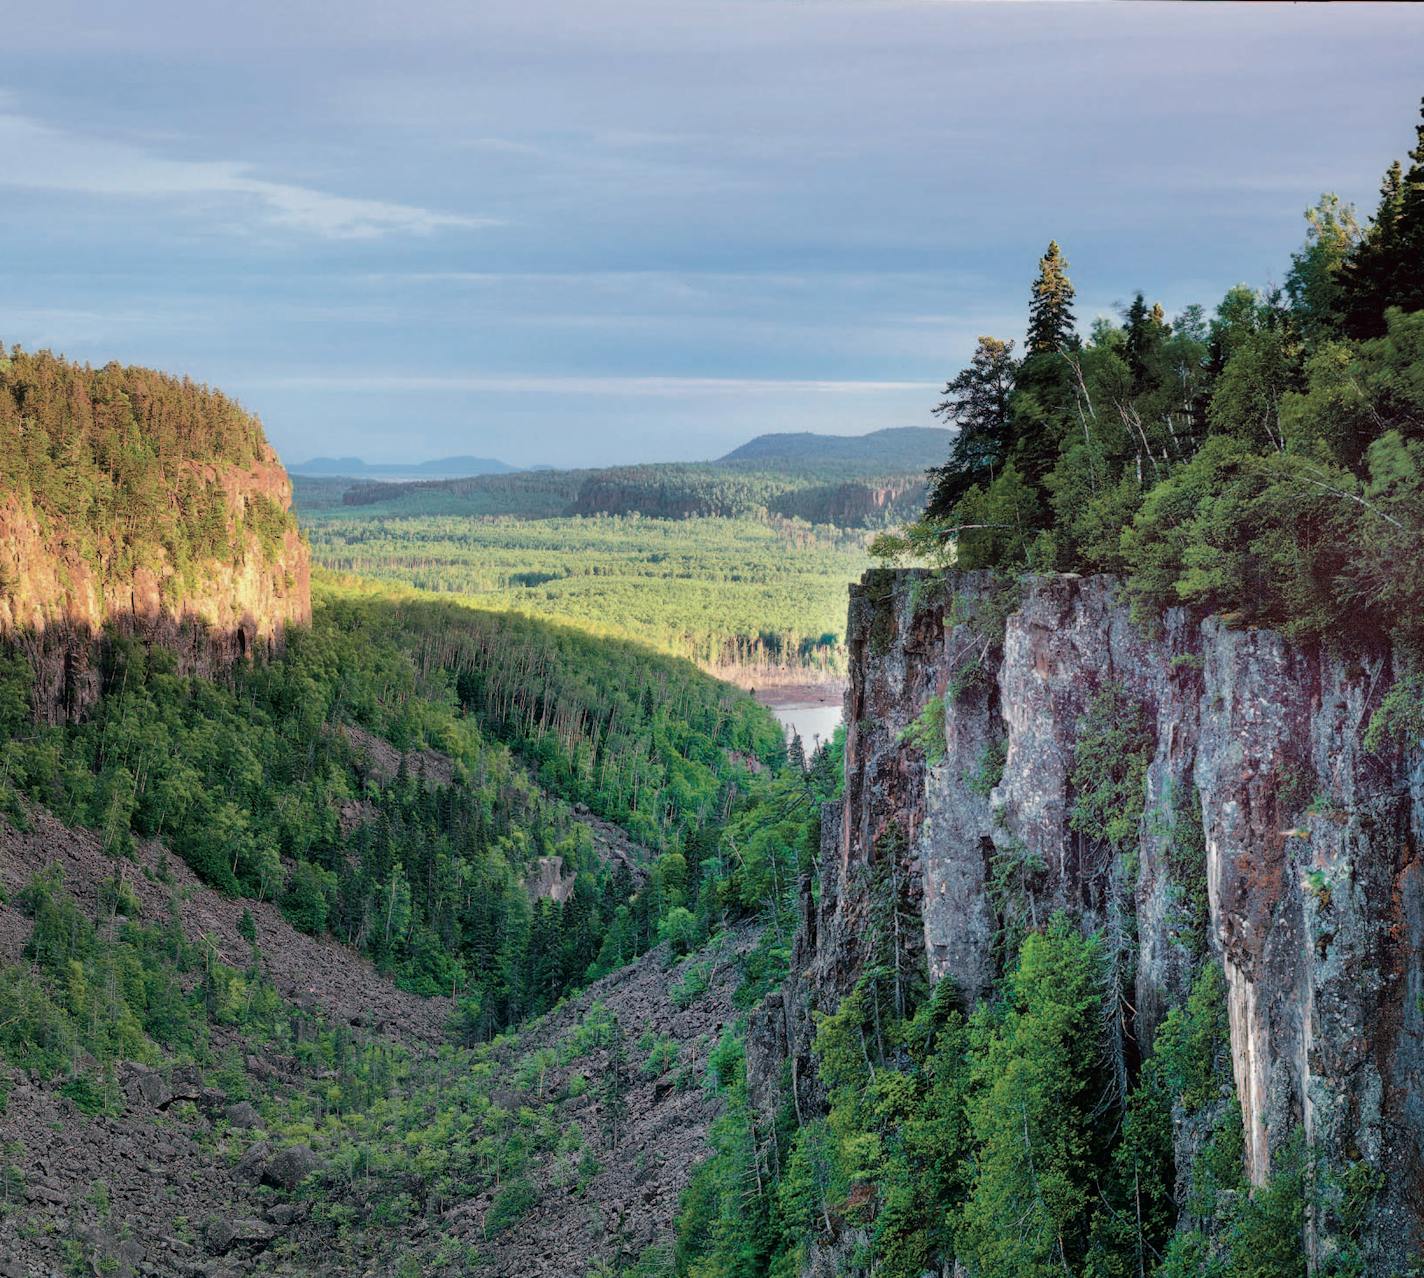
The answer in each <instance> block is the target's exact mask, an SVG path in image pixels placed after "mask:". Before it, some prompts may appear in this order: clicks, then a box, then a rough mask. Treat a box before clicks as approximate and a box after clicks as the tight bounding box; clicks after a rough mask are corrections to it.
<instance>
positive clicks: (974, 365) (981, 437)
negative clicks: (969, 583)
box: [925, 337, 1018, 519]
mask: <svg viewBox="0 0 1424 1278" xmlns="http://www.w3.org/2000/svg"><path fill="white" fill-rule="evenodd" d="M1017 371H1018V365H1017V363H1016V361H1015V360H1014V344H1013V342H1003V341H1000V340H999V339H998V338H997V337H981V338H980V339H979V345H978V346H977V347H976V348H975V350H974V357H973V359H971V360H970V362H969V367H968V368H966V369H964V370H962V371H961V372H960V374H959V376H958V377H956V378H955V379H954V380H953V381H951V382H950V383H949V384H948V385H947V386H946V387H945V388H944V396H945V397H944V399H943V401H941V403H939V404H938V405H937V406H936V407H935V410H934V414H935V416H936V417H940V418H943V419H944V420H945V421H947V422H953V423H954V424H955V425H956V426H958V427H959V433H958V435H957V436H956V437H955V440H954V448H953V451H952V452H951V453H950V457H949V461H948V462H947V463H946V464H945V465H943V466H938V467H935V468H934V469H933V470H931V471H930V472H929V474H930V500H929V505H928V507H927V508H926V511H925V513H926V514H927V515H929V516H930V517H932V518H938V519H947V518H948V517H949V516H950V514H951V513H952V511H953V510H954V505H955V503H956V502H957V501H958V500H959V499H960V498H961V497H962V496H964V494H965V493H966V492H968V491H969V489H970V488H972V487H973V486H974V485H975V484H976V483H979V482H981V481H982V482H984V483H985V484H987V483H989V482H992V480H993V478H994V475H995V474H996V473H997V472H998V470H999V468H1000V467H1001V466H1002V464H1003V461H1004V458H1005V456H1006V455H1007V454H1008V451H1009V444H1010V442H1011V429H1012V417H1011V414H1010V410H1009V401H1010V399H1011V397H1012V395H1013V392H1014V377H1015V375H1016V373H1017Z"/></svg>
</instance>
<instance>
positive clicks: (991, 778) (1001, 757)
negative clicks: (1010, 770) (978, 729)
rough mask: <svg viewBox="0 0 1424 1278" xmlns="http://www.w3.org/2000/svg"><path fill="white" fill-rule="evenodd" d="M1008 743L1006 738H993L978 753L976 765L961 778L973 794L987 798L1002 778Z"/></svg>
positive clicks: (1006, 759)
mask: <svg viewBox="0 0 1424 1278" xmlns="http://www.w3.org/2000/svg"><path fill="white" fill-rule="evenodd" d="M1008 750H1009V743H1008V741H1007V739H1001V738H995V739H994V740H993V741H991V742H989V744H988V745H986V746H985V747H984V749H983V751H982V752H981V754H980V755H979V763H978V766H977V767H976V768H975V769H974V771H973V772H971V773H968V774H967V775H965V777H964V778H963V780H964V783H965V785H967V786H968V787H969V789H970V791H971V793H973V794H977V795H978V796H979V797H980V798H981V799H987V798H988V797H989V795H990V794H991V793H992V792H993V789H994V787H995V786H996V785H998V784H999V782H1000V781H1002V780H1003V779H1004V766H1005V764H1007V763H1008V757H1009V756H1008Z"/></svg>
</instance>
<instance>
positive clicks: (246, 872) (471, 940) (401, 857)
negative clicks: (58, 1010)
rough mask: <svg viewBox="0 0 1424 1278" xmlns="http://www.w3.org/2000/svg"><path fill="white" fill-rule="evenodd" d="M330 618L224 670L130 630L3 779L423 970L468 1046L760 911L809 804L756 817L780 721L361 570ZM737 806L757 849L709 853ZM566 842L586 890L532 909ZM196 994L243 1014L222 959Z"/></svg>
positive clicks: (678, 678) (401, 966)
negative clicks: (386, 583)
mask: <svg viewBox="0 0 1424 1278" xmlns="http://www.w3.org/2000/svg"><path fill="white" fill-rule="evenodd" d="M315 612H316V615H315V620H314V624H313V627H312V629H311V630H309V631H302V630H297V631H293V632H292V633H291V634H290V636H289V639H288V645H287V652H286V655H285V656H284V657H283V658H282V659H280V660H278V661H276V662H273V663H270V664H266V663H261V662H259V663H255V664H253V665H252V666H250V667H244V668H241V669H239V670H238V671H237V672H236V673H235V675H234V680H233V682H232V684H231V685H225V684H217V683H211V682H207V681H203V680H199V679H188V678H180V677H178V676H177V675H176V674H175V673H174V672H173V669H172V662H171V661H169V660H167V659H165V657H164V655H163V654H162V653H161V652H159V651H155V652H152V653H150V652H149V651H147V650H146V649H145V648H144V647H143V646H142V645H140V644H137V643H134V642H131V641H128V640H123V639H118V638H115V639H113V640H112V641H111V643H110V645H109V648H108V651H107V654H106V658H105V667H106V683H105V691H104V695H103V697H102V699H101V701H100V703H99V705H98V707H97V708H96V710H95V712H94V714H93V715H92V716H91V717H90V718H89V719H88V720H87V721H86V722H84V723H82V724H79V725H66V726H59V727H39V728H35V729H33V730H32V731H31V732H29V733H27V734H26V736H25V738H24V739H17V740H12V741H10V742H8V743H7V745H6V747H5V755H4V760H5V765H6V768H7V769H8V775H9V777H10V778H11V783H12V784H14V785H15V786H16V788H17V789H19V790H21V791H23V792H25V793H27V794H28V796H29V797H30V798H31V799H33V800H35V801H37V802H40V803H42V804H45V805H47V806H49V807H50V808H51V809H53V810H54V811H55V812H56V814H58V815H60V816H61V817H62V818H63V819H65V820H67V821H69V822H71V823H74V824H86V825H91V826H96V827H98V828H99V829H100V831H101V832H102V834H103V838H104V841H105V844H106V846H107V847H108V848H109V850H110V851H111V852H112V853H114V854H115V855H120V854H122V853H123V852H124V850H125V849H126V848H127V847H128V846H129V844H130V842H131V840H132V839H133V838H134V837H135V836H151V835H161V836H163V837H164V838H165V840H166V841H167V843H168V844H169V845H170V846H171V847H173V848H174V850H175V851H177V852H178V854H179V855H181V856H182V857H183V859H184V860H185V861H187V862H188V864H189V865H190V866H192V867H193V869H194V870H196V871H197V872H198V874H200V875H201V876H202V877H203V878H205V879H206V880H207V881H208V882H210V883H212V884H214V885H215V886H217V887H219V888H222V889H224V890H227V891H231V892H241V893H245V894H249V895H252V896H255V897H258V898H272V899H275V900H276V901H277V903H278V904H279V905H280V907H281V909H282V911H283V913H284V914H285V916H286V917H287V918H288V919H289V920H290V921H291V922H292V923H293V924H294V925H296V926H297V927H299V928H301V929H303V930H305V931H307V932H309V933H312V934H313V935H321V934H324V933H331V934H333V935H335V936H337V937H339V938H341V939H343V940H345V941H347V942H348V943H351V944H354V945H356V946H358V947H360V948H361V949H364V950H365V951H366V953H368V954H369V955H370V956H371V957H372V958H373V959H374V960H375V961H376V962H377V963H378V964H379V965H380V966H381V967H382V968H384V969H385V970H387V971H389V972H390V973H391V974H392V975H393V976H394V977H395V978H396V979H397V981H398V982H399V983H400V984H401V985H402V986H403V987H405V988H406V989H409V990H412V991H414V992H418V993H423V994H438V993H444V994H450V993H452V992H453V993H455V994H457V995H459V996H460V1004H459V1016H460V1018H461V1022H460V1025H459V1027H458V1032H459V1033H460V1035H461V1037H462V1038H463V1039H464V1040H465V1041H467V1042H473V1041H477V1040H478V1039H479V1038H481V1037H487V1036H488V1035H489V1034H490V1033H492V1032H494V1031H495V1030H497V1029H498V1028H499V1027H500V1026H502V1025H506V1024H510V1023H512V1022H514V1021H516V1020H519V1019H521V1018H523V1017H525V1016H527V1015H531V1014H537V1013H538V1012H540V1011H543V1010H545V1009H546V1008H548V1007H551V1006H552V1005H553V1004H554V1003H555V1002H556V1001H557V1000H558V999H559V997H560V996H561V995H562V994H563V993H564V992H565V991H567V990H569V989H571V988H574V987H576V986H578V985H580V984H582V983H583V982H584V981H585V980H586V979H587V978H588V976H589V975H590V973H594V974H597V973H599V972H601V971H607V970H609V969H610V968H611V967H612V966H616V965H617V964H618V963H621V962H625V961H627V960H628V959H630V958H633V957H635V956H636V955H637V954H640V953H642V952H643V951H644V950H646V949H647V948H649V947H650V946H651V945H652V944H654V943H656V942H657V941H658V940H659V939H660V938H661V939H667V940H669V941H671V942H672V943H673V945H674V947H675V948H677V949H679V950H682V951H686V950H687V949H689V948H690V947H692V946H694V945H695V944H697V943H698V942H699V941H700V940H701V938H702V937H703V936H704V935H706V932H707V928H708V924H709V923H710V922H712V921H713V920H720V919H721V918H722V917H724V916H727V915H729V914H730V915H732V916H736V915H740V914H744V913H748V912H753V911H755V910H758V909H760V908H762V907H763V905H764V902H765V896H763V895H758V894H759V893H763V891H764V888H763V883H762V877H763V875H764V873H765V872H766V871H767V868H768V867H767V863H766V860H765V858H766V857H768V856H772V855H775V856H777V857H779V858H781V861H785V860H787V859H790V860H791V861H793V862H794V854H790V853H788V852H787V851H786V850H785V849H784V848H783V847H782V844H783V843H785V844H787V846H794V845H795V843H796V836H799V831H800V826H799V825H797V826H796V827H795V830H794V831H792V832H788V831H787V830H786V829H783V827H782V826H780V825H777V824H775V823H773V824H772V826H770V827H769V829H770V830H771V831H772V833H770V834H762V833H760V832H759V822H758V819H757V818H755V817H749V816H746V815H745V810H746V809H747V808H748V807H749V806H750V807H753V808H755V807H756V806H757V805H758V804H765V803H766V802H768V800H766V799H758V798H753V793H752V792H754V791H755V792H758V793H760V792H761V789H762V788H763V787H768V786H772V785H773V783H774V774H772V773H766V774H764V776H763V778H761V779H754V777H753V775H752V773H751V771H750V768H751V767H758V768H760V767H762V765H763V764H764V763H772V764H773V765H775V764H777V763H779V762H780V761H781V760H782V759H783V758H784V743H783V740H782V736H781V732H780V730H779V728H778V727H777V725H776V723H775V721H774V720H773V719H772V718H771V716H770V715H769V714H768V713H767V712H766V711H765V710H763V709H761V708H760V707H758V706H756V705H755V704H754V703H753V702H752V701H751V700H750V698H748V697H746V696H745V695H744V694H741V693H737V692H735V691H733V690H731V689H729V688H727V687H725V686H724V685H719V684H717V683H715V682H714V681H712V680H710V679H708V678H707V677H706V676H704V675H702V674H700V673H699V672H697V671H696V670H694V669H692V668H691V667H690V666H688V665H687V664H685V663H682V662H677V661H673V660H670V659H666V658H661V657H657V656H655V655H653V654H650V653H649V652H648V651H647V650H646V649H642V648H638V647H635V646H634V645H631V644H627V643H622V642H615V641H597V640H594V639H591V638H589V637H587V636H585V635H582V634H578V633H576V632H573V631H567V630H560V629H554V628H551V627H549V626H546V625H543V624H542V623H538V622H535V621H531V620H529V619H526V618H523V617H518V616H497V615H495V614H489V613H478V612H472V611H469V610H467V609H464V608H461V607H459V606H456V605H453V604H448V603H436V602H431V601H427V600H419V599H412V598H393V597H390V596H386V595H381V594H375V593H372V592H370V591H364V592H363V591H358V590H346V591H343V590H341V589H338V588H326V589H322V588H319V589H318V595H317V603H316V610H315ZM437 654H438V655H437ZM392 747H394V749H393V748H392ZM396 751H403V752H404V753H403V754H397V753H396ZM383 758H384V759H388V760H389V759H394V760H396V761H395V762H390V763H381V764H379V765H378V762H377V761H378V760H380V759H383ZM419 774H423V775H419ZM810 784H811V783H810V781H808V780H807V779H806V778H804V777H803V778H802V780H801V781H800V782H799V785H800V787H801V792H802V793H804V792H805V791H806V789H807V787H808V786H809V785H810ZM574 802H581V803H584V804H587V805H588V806H589V807H591V808H593V809H594V811H595V812H597V813H599V814H600V815H601V816H604V817H606V818H609V819H613V820H616V821H619V822H620V823H622V824H623V826H624V827H625V828H626V829H627V830H628V831H629V832H630V833H631V834H632V835H633V836H634V837H635V838H637V839H639V840H640V841H641V842H643V843H644V844H645V845H647V846H648V848H649V854H648V855H649V860H650V861H653V863H652V864H650V865H649V866H648V873H647V877H646V880H645V882H643V883H641V884H640V883H639V882H637V881H636V880H635V879H634V878H633V876H632V875H631V874H630V873H629V872H628V871H627V870H626V869H622V868H619V867H618V866H617V865H616V864H613V863H606V862H604V861H603V860H602V859H601V858H600V857H599V856H598V855H597V853H596V852H595V849H594V839H593V837H592V835H591V833H590V830H589V827H588V825H587V824H586V822H585V821H583V820H581V819H580V818H579V817H578V816H577V815H576V814H575V812H574V811H573V809H572V807H571V804H572V803H574ZM353 814H354V816H355V820H354V821H353V820H352V816H353ZM728 814H730V815H731V816H732V817H733V820H734V822H735V823H738V824H737V825H736V828H737V830H738V832H739V834H738V837H739V838H740V837H741V833H740V832H742V831H745V832H747V838H748V839H749V840H750V843H751V846H750V847H749V848H748V849H747V855H746V856H745V857H744V858H743V859H741V860H739V861H738V860H734V859H732V858H731V857H730V856H728V857H727V858H725V859H724V858H723V857H722V856H721V855H720V853H719V852H718V844H719V833H718V829H717V827H718V823H719V822H720V820H721V819H722V817H723V816H724V815H728ZM659 852H661V853H662V854H663V855H662V857H661V859H656V858H657V854H658V853H659ZM689 854H692V859H691V860H689ZM549 856H557V857H559V858H561V861H562V864H563V866H564V871H565V873H566V874H572V875H573V879H574V882H573V889H572V892H571V894H570V896H569V897H568V898H567V899H566V900H563V901H562V902H553V901H547V900H544V901H539V902H537V903H531V902H530V899H529V894H528V892H527V890H526V886H525V885H526V882H527V881H528V879H529V878H531V877H533V876H534V874H535V873H536V872H537V864H538V860H539V858H541V857H549ZM786 875H787V871H786V870H785V869H784V868H782V867H781V864H780V862H778V865H777V867H776V868H775V869H774V871H773V877H774V879H775V880H776V881H777V882H779V883H783V884H784V883H785V880H786ZM791 877H792V881H794V874H793V875H792V876H791ZM724 879H725V883H724ZM106 891H109V890H108V889H106ZM127 891H128V890H127V889H126V888H125V886H124V884H123V882H122V879H120V880H118V881H117V882H116V883H115V884H114V885H112V891H111V893H110V895H106V896H105V902H106V904H107V905H109V906H110V907H113V908H116V909H117V911H118V912H119V913H121V914H122V913H123V912H124V911H125V910H127V909H129V908H130V906H131V905H132V900H131V893H130V894H129V895H127V896H126V895H125V893H126V892H127ZM111 896H112V899H111ZM702 898H705V899H702ZM45 909H46V910H50V909H54V910H61V909H62V907H61V906H60V905H46V906H45ZM71 924H72V925H73V926H72V927H71V926H70V925H71ZM82 924H83V921H82V920H80V921H79V923H75V922H74V920H72V919H71V920H68V922H67V923H66V921H65V920H64V919H60V918H50V917H49V914H48V913H46V914H45V916H44V917H42V918H41V919H40V920H39V927H38V929H37V940H36V942H35V944H36V946H37V947H39V948H40V949H42V950H45V952H46V955H47V954H48V951H49V949H51V948H54V949H55V952H56V953H57V954H63V955H64V956H67V957H74V955H73V954H70V953H69V951H70V950H74V949H75V948H76V947H77V949H78V951H82V950H83V947H84V945H85V943H86V942H85V935H84V932H85V929H84V926H83V925H82ZM67 927H68V928H69V930H68V931H66V928H67ZM253 935H254V937H255V931H254V933H253ZM250 943H251V941H249V944H250ZM41 957H44V956H43V955H42V956H41ZM79 957H81V958H82V954H79ZM46 961H48V959H47V958H46ZM205 992H206V995H207V996H208V997H209V998H210V1000H211V1002H212V1011H213V1014H214V1016H217V1017H219V1018H225V1017H229V1016H231V1015H232V1014H233V1013H232V1007H231V1004H232V995H231V991H229V990H228V989H227V988H226V983H225V978H224V977H223V976H222V975H221V973H215V974H214V976H213V978H212V980H211V981H210V982H209V983H208V984H207V985H206V986H205ZM220 1009H226V1010H220Z"/></svg>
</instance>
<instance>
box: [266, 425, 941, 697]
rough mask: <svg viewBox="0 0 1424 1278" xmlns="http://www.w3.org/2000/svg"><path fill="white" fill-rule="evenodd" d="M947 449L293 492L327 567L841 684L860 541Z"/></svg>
mask: <svg viewBox="0 0 1424 1278" xmlns="http://www.w3.org/2000/svg"><path fill="white" fill-rule="evenodd" d="M950 438H951V435H950V432H948V431H946V430H942V429H916V428H899V429H891V430H882V431H874V432H872V433H870V434H868V435H860V436H847V437H841V436H828V435H810V434H802V435H762V436H758V437H757V438H756V439H753V440H751V441H749V442H748V443H747V444H745V445H743V446H742V447H741V448H739V449H736V450H735V451H733V452H732V453H730V454H728V455H727V456H726V457H724V458H722V459H720V460H719V461H716V462H705V463H697V464H687V465H684V464H666V465H661V464H660V465H645V466H618V467H609V468H606V469H602V470H573V471H557V470H538V471H525V472H520V473H518V474H511V475H478V476H473V477H469V478H464V479H452V480H439V481H428V482H420V483H408V484H403V483H384V484H371V483H360V484H355V485H352V484H348V483H346V482H344V481H338V480H332V479H326V478H323V479H320V480H313V479H310V478H304V477H301V476H298V477H297V479H296V480H295V481H294V487H295V493H296V502H297V508H298V511H299V514H300V517H301V520H302V523H303V526H304V528H305V529H306V532H307V535H308V537H309V538H310V541H311V547H312V554H313V557H314V558H315V560H316V561H317V562H318V563H320V564H321V565H323V566H324V567H327V568H331V569H334V570H335V571H338V572H343V573H357V574H359V575H361V576H363V577H369V578H374V579H377V580H380V581H386V582H391V583H393V584H404V585H414V586H417V587H419V588H420V589H423V590H433V591H439V592H441V593H445V594H449V595H452V596H455V597H457V598H460V599H462V600H464V601H466V602H470V603H474V604H476V605H478V606H481V607H498V608H507V609H511V610H515V611H520V612H524V613H527V614H529V615H531V616H537V617H542V618H545V619H548V620H552V621H556V622H559V623H562V624H567V625H573V626H578V627H579V628H581V629H584V630H587V631H588V632H590V633H593V634H609V635H623V636H628V637H632V638H635V639H639V640H642V641H643V642H645V643H648V644H651V645H652V646H654V647H656V648H658V649H660V650H661V651H663V652H667V653H670V654H672V655H675V656H682V657H688V658H690V659H691V660H693V661H695V662H697V663H698V664H699V665H701V666H702V667H703V669H705V670H709V671H711V672H713V673H716V674H720V675H722V676H724V677H730V678H735V679H737V680H738V681H739V682H741V683H744V684H748V685H758V684H762V683H764V682H766V681H767V679H768V678H773V677H774V678H778V679H782V680H786V679H793V680H795V679H824V678H834V677H839V676H841V675H843V674H844V671H845V652H844V648H843V646H842V642H841V637H842V634H843V632H844V628H845V598H846V595H845V590H846V586H847V585H848V584H849V583H850V582H851V581H854V580H855V579H856V578H858V577H859V576H860V574H861V573H862V572H863V571H864V570H865V569H866V568H867V567H869V565H870V559H869V557H868V555H867V554H866V551H865V541H866V537H867V531H866V530H867V529H869V528H871V527H883V526H885V525H886V524H888V523H890V522H892V521H894V520H897V519H904V518H906V517H908V516H910V515H912V514H913V513H914V512H915V511H917V510H918V509H919V507H920V505H921V503H922V502H923V500H924V493H925V482H924V467H925V466H926V465H928V464H929V463H930V461H932V460H933V459H934V458H935V457H936V456H937V455H938V454H939V453H941V452H942V451H943V449H944V448H945V447H946V446H947V444H948V442H949V440H950Z"/></svg>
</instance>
